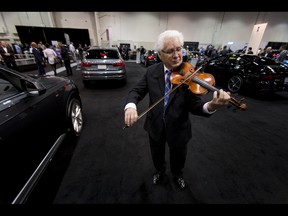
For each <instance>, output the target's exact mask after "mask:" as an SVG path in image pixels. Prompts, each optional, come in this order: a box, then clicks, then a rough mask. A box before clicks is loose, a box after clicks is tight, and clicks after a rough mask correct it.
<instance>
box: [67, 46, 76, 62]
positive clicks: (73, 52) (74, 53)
mask: <svg viewBox="0 0 288 216" xmlns="http://www.w3.org/2000/svg"><path fill="white" fill-rule="evenodd" d="M69 51H70V53H71V56H72V60H73V61H74V62H77V60H76V49H75V47H74V43H73V42H71V43H70V44H69Z"/></svg>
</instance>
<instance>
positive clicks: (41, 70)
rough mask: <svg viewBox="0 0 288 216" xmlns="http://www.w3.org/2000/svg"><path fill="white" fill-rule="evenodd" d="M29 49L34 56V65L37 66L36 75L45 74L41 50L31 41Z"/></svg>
mask: <svg viewBox="0 0 288 216" xmlns="http://www.w3.org/2000/svg"><path fill="white" fill-rule="evenodd" d="M31 51H32V53H33V55H34V57H35V62H36V65H37V67H38V75H39V76H44V75H45V74H46V71H45V68H44V66H45V59H44V57H43V56H42V54H41V52H40V51H39V49H38V45H37V43H35V42H31Z"/></svg>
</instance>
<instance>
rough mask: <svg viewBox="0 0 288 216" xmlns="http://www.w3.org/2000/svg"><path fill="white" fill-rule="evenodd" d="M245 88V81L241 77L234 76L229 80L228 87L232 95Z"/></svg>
mask: <svg viewBox="0 0 288 216" xmlns="http://www.w3.org/2000/svg"><path fill="white" fill-rule="evenodd" d="M242 86H243V79H242V77H240V76H233V77H231V78H230V79H229V80H228V83H227V87H228V90H229V91H230V92H231V93H237V92H239V91H240V89H241V88H242Z"/></svg>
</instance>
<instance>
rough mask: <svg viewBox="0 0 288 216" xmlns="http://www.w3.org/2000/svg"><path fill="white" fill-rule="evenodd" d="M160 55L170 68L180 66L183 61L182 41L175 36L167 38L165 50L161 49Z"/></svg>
mask: <svg viewBox="0 0 288 216" xmlns="http://www.w3.org/2000/svg"><path fill="white" fill-rule="evenodd" d="M158 55H159V57H160V58H161V60H162V62H163V63H164V64H165V66H166V67H167V68H168V69H173V68H176V67H178V66H179V65H180V64H181V63H182V46H181V43H180V41H179V40H178V39H175V38H169V39H166V40H165V42H164V47H163V50H161V51H159V52H158Z"/></svg>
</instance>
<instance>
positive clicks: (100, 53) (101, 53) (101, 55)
mask: <svg viewBox="0 0 288 216" xmlns="http://www.w3.org/2000/svg"><path fill="white" fill-rule="evenodd" d="M117 58H119V55H118V52H117V51H115V50H89V51H88V52H87V55H86V59H117Z"/></svg>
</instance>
